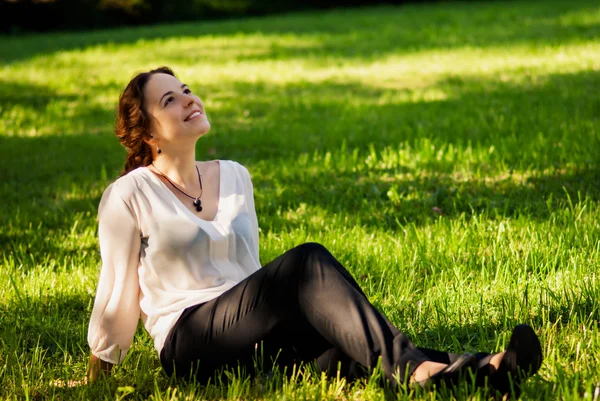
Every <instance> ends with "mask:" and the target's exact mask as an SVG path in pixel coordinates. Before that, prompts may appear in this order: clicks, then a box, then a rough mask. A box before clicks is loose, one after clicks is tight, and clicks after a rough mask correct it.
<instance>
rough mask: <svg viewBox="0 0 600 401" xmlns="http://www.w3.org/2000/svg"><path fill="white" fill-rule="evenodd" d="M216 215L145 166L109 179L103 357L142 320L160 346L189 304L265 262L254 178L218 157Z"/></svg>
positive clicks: (99, 342)
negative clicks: (207, 215) (186, 201)
mask: <svg viewBox="0 0 600 401" xmlns="http://www.w3.org/2000/svg"><path fill="white" fill-rule="evenodd" d="M219 166H220V185H219V204H218V211H217V215H216V217H215V219H214V220H213V221H207V220H203V219H201V218H199V217H198V216H196V215H195V214H194V213H192V212H191V211H190V210H189V209H188V208H187V207H185V205H183V204H182V203H181V201H180V200H179V199H178V198H177V197H176V196H175V194H173V192H171V190H170V189H169V188H168V187H167V186H166V185H165V184H164V183H163V182H162V181H161V180H160V179H159V178H158V177H157V176H156V175H154V173H152V171H150V170H149V169H148V168H147V167H140V168H137V169H135V170H133V171H131V172H130V173H129V174H127V175H125V176H123V177H121V178H119V179H118V180H116V181H115V182H114V183H112V184H111V185H109V186H108V188H106V190H105V191H104V194H103V195H102V200H101V201H100V206H99V208H98V219H99V227H98V236H99V240H100V254H101V257H102V269H101V272H100V279H99V283H98V289H97V293H96V299H95V302H94V308H93V310H92V315H91V318H90V324H89V328H88V343H89V345H90V348H91V351H92V353H93V354H94V355H95V356H97V357H98V358H100V359H102V360H104V361H107V362H111V363H113V364H116V363H119V362H120V361H122V360H123V358H124V357H125V354H126V353H127V351H128V349H129V347H130V346H131V342H132V340H133V335H134V334H135V330H136V327H137V322H138V320H139V318H140V316H141V318H142V321H143V323H144V326H145V328H146V330H147V331H148V333H149V334H150V336H151V337H152V338H153V340H154V346H155V347H156V350H157V351H158V352H159V354H160V351H161V349H162V347H163V343H164V341H165V338H166V337H167V334H168V333H169V330H170V329H171V328H172V327H173V325H174V324H175V322H176V321H177V319H178V318H179V316H180V315H181V313H182V312H183V310H184V309H185V308H187V307H189V306H192V305H196V304H198V303H202V302H207V301H210V300H211V299H213V298H216V297H218V296H219V295H221V294H222V293H224V292H225V291H227V290H228V289H230V288H231V287H233V286H234V285H236V284H237V283H239V282H240V281H242V280H243V279H244V278H246V277H248V276H249V275H250V274H252V273H253V272H255V271H256V270H258V269H259V268H260V261H259V258H258V222H257V218H256V211H255V209H254V197H253V189H252V182H251V181H250V175H249V174H248V170H246V168H245V167H244V166H242V165H241V164H239V163H237V162H234V161H230V160H220V161H219Z"/></svg>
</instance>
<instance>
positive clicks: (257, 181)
mask: <svg viewBox="0 0 600 401" xmlns="http://www.w3.org/2000/svg"><path fill="white" fill-rule="evenodd" d="M599 55H600V6H599V5H598V4H597V3H593V2H584V1H564V2H551V1H544V2H535V1H532V2H519V3H516V2H490V3H485V2H476V3H475V2H473V3H442V4H432V5H418V6H402V7H376V8H364V9H356V10H339V11H328V12H315V13H306V14H293V15H282V16H272V17H268V18H258V19H248V20H229V21H224V22H207V23H201V22H199V23H194V24H178V25H162V26H156V27H147V28H132V29H120V30H106V31H98V32H89V33H81V32H78V33H72V34H71V33H55V34H47V35H32V36H26V37H21V38H15V37H0V60H2V66H1V67H0V149H1V150H2V155H3V156H2V157H1V158H0V176H1V180H0V199H1V200H2V201H1V202H0V272H1V274H0V398H4V399H51V398H54V399H71V398H81V399H153V400H174V399H179V400H188V399H197V398H208V399H221V398H227V399H249V398H256V399H281V398H284V397H285V398H286V399H314V400H320V399H382V398H384V397H388V398H389V397H391V398H392V399H393V398H396V394H390V393H386V391H385V389H383V388H381V387H380V386H379V385H378V384H377V380H376V378H373V379H371V380H368V381H366V382H356V383H345V382H343V381H339V380H336V379H335V378H330V379H324V378H322V377H321V376H320V375H319V374H316V373H315V372H314V371H312V370H311V369H310V368H302V369H300V370H299V373H298V374H297V375H296V376H294V377H292V378H286V377H282V376H281V375H275V376H274V377H273V378H272V379H269V380H266V381H263V382H256V381H254V380H252V379H249V378H248V377H246V376H244V375H243V374H241V375H238V374H234V372H230V374H229V376H231V380H232V382H231V384H230V385H219V384H216V385H210V386H207V387H202V386H199V385H196V384H194V383H175V382H174V381H171V380H170V379H168V378H166V377H165V376H164V375H162V373H161V369H160V363H159V360H158V357H157V355H156V353H155V351H154V349H153V346H152V343H151V340H150V338H149V337H148V335H147V334H146V333H145V332H144V331H143V330H142V329H141V328H140V330H139V331H138V335H136V338H135V340H134V344H133V347H132V351H131V352H130V354H129V356H128V357H127V360H126V361H125V362H124V363H123V364H122V365H120V366H119V368H118V369H117V370H116V372H115V374H114V376H112V377H111V378H109V379H106V380H101V381H100V382H99V383H97V384H94V385H92V386H84V387H77V388H72V389H64V388H57V387H55V386H52V385H51V383H52V382H53V381H54V380H56V379H81V378H82V377H83V376H84V374H85V370H86V364H87V355H88V347H87V342H86V331H87V324H88V319H89V315H90V311H91V306H92V302H93V296H94V293H95V286H96V280H97V277H98V273H99V262H100V260H99V252H98V243H97V238H96V208H97V205H98V202H99V198H100V196H101V194H102V191H103V190H104V188H105V187H106V186H107V185H108V183H109V182H111V181H112V180H114V179H115V178H116V176H117V174H118V172H119V170H120V168H121V166H122V163H123V161H124V152H123V150H122V149H121V148H120V146H119V144H118V142H117V140H116V138H115V137H114V135H113V134H112V124H113V121H114V110H115V106H116V101H117V99H118V95H119V92H120V90H122V88H124V86H125V85H126V83H127V81H128V80H129V78H130V77H131V76H132V75H133V74H134V73H135V72H137V71H140V70H147V69H149V68H152V67H156V66H159V65H169V66H171V67H172V68H174V69H175V71H176V72H177V73H178V75H179V77H180V78H181V79H182V80H183V81H184V82H186V83H188V84H189V85H190V86H191V87H192V88H193V89H194V90H195V92H197V93H200V96H201V97H202V98H203V99H204V100H205V104H206V107H207V110H208V113H209V118H210V120H211V123H212V126H213V128H212V131H211V133H210V134H209V135H208V136H206V137H204V138H202V139H201V140H200V141H199V144H198V148H197V157H198V159H201V160H203V159H212V158H222V159H232V160H237V161H239V162H240V163H242V164H244V165H246V166H247V167H248V169H249V170H250V172H251V174H252V176H253V181H254V185H255V197H256V206H257V212H258V216H259V223H260V226H261V246H260V250H261V260H262V262H263V263H266V262H268V261H270V260H271V259H273V258H274V257H276V256H277V255H279V254H281V253H282V252H284V251H285V250H286V249H289V248H291V247H292V246H294V245H296V244H299V243H301V242H305V241H318V242H321V243H323V244H324V245H325V246H327V247H328V248H329V249H330V250H331V251H332V253H333V254H334V255H335V256H336V257H337V258H338V259H339V260H340V261H341V262H342V263H343V264H344V265H345V266H347V267H348V269H349V270H350V271H351V272H352V273H353V274H354V275H355V276H356V277H357V278H358V279H359V281H360V283H361V284H362V285H363V286H364V288H365V291H366V292H367V294H368V295H369V297H370V298H371V300H372V301H373V303H374V304H375V305H376V306H377V307H379V308H380V309H381V310H383V311H384V313H385V314H386V315H388V316H389V318H390V319H391V320H392V321H393V322H395V323H396V324H397V325H398V326H399V327H400V328H401V329H402V330H403V331H405V332H406V333H407V334H409V335H410V336H411V338H413V340H414V342H415V343H417V344H418V345H421V346H427V347H435V348H439V349H442V350H447V351H452V352H461V351H477V350H484V351H499V350H501V349H502V348H503V347H504V346H505V345H506V344H507V341H508V336H509V334H510V331H511V329H512V327H513V326H514V325H515V324H517V323H519V322H527V323H529V324H531V325H532V326H533V327H535V329H536V331H537V332H538V334H539V335H540V337H541V340H542V342H543V348H544V353H545V357H546V359H545V362H544V365H543V367H542V369H541V371H540V373H539V375H537V376H536V377H534V378H533V379H531V380H530V381H528V382H527V385H526V386H525V387H524V394H523V398H525V399H567V400H580V399H581V400H584V399H585V400H597V399H598V396H597V395H596V396H594V395H593V394H594V392H595V391H596V393H597V392H598V391H599V390H598V387H599V386H600V376H599V374H598V372H600V334H599V323H600V283H599V266H600V170H599V167H600V166H599V165H598V160H599V159H598V158H599V155H600V98H599V96H598V93H600V57H599ZM467 393H468V392H467V391H463V392H461V393H459V395H458V398H463V399H464V398H467V397H469V396H468V395H467ZM397 397H398V398H400V399H403V398H411V399H422V400H425V399H427V400H430V399H449V398H450V396H449V395H448V394H445V393H444V392H443V391H442V392H441V393H427V392H419V393H416V394H413V393H409V392H406V393H405V392H400V393H399V394H398V395H397ZM470 397H471V399H473V400H482V399H487V397H488V394H486V393H485V392H484V391H482V390H479V391H477V392H475V393H474V394H472V395H471V396H470Z"/></svg>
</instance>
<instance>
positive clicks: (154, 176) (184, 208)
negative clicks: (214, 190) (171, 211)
mask: <svg viewBox="0 0 600 401" xmlns="http://www.w3.org/2000/svg"><path fill="white" fill-rule="evenodd" d="M215 161H217V162H219V196H218V199H217V213H216V214H215V217H214V218H213V219H212V220H206V219H203V218H201V217H199V216H197V215H195V214H194V213H192V211H191V210H190V209H188V208H187V207H186V206H185V205H184V204H183V202H181V200H180V199H179V198H178V197H177V195H175V194H174V193H173V191H171V190H170V189H169V187H167V184H165V183H164V182H163V181H162V180H161V179H160V178H158V176H157V175H156V174H154V173H153V172H152V170H150V169H149V168H148V166H145V167H143V168H144V169H145V171H147V172H148V174H149V175H150V177H151V179H152V180H154V181H155V182H157V183H158V185H159V186H161V187H162V188H163V189H164V190H165V191H166V192H168V193H169V195H170V196H171V197H172V199H173V200H174V201H175V202H176V203H177V204H178V205H179V207H181V208H182V209H183V210H184V211H185V213H187V215H188V216H190V217H191V218H193V219H196V220H200V221H203V222H205V223H216V222H217V220H218V219H219V215H220V214H221V204H222V201H223V182H224V181H223V165H224V164H225V163H223V161H222V160H215Z"/></svg>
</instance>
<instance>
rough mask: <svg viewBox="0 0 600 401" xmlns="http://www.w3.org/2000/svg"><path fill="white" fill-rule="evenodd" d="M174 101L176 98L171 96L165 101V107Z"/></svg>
mask: <svg viewBox="0 0 600 401" xmlns="http://www.w3.org/2000/svg"><path fill="white" fill-rule="evenodd" d="M173 100H175V98H174V97H173V96H169V97H168V98H167V100H166V101H165V106H166V105H168V104H169V103H171V102H172V101H173Z"/></svg>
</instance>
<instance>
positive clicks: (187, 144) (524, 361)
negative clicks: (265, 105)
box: [88, 67, 542, 393]
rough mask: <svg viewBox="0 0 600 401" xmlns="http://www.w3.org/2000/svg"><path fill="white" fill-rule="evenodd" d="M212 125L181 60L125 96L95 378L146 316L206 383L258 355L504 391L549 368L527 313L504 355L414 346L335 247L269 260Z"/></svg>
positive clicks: (175, 370) (247, 185)
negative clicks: (213, 148)
mask: <svg viewBox="0 0 600 401" xmlns="http://www.w3.org/2000/svg"><path fill="white" fill-rule="evenodd" d="M209 129H210V123H209V121H208V119H207V116H206V112H205V109H204V104H203V103H202V101H201V100H200V98H199V97H198V96H196V95H195V94H194V93H193V92H192V91H191V90H190V88H189V87H188V86H187V85H185V84H183V83H181V82H180V81H179V80H178V79H177V78H176V77H175V75H174V74H173V72H172V71H171V70H170V69H169V68H166V67H162V68H158V69H156V70H152V71H149V72H146V73H141V74H139V75H137V76H135V77H134V78H133V79H132V80H131V82H130V83H129V84H128V85H127V87H126V88H125V90H124V92H123V93H122V95H121V97H120V101H119V109H118V120H117V124H116V134H117V136H118V137H119V140H120V142H121V144H123V145H124V146H125V148H126V149H127V151H128V155H127V161H126V163H125V169H124V171H123V173H122V175H121V177H120V178H119V179H118V180H116V181H115V182H114V183H112V184H111V185H109V186H108V188H107V189H106V190H105V192H104V194H103V196H102V200H101V202H100V206H99V212H98V214H99V237H100V250H101V256H102V271H101V274H100V279H99V284H98V290H97V294H96V299H95V303H94V308H93V311H92V315H91V320H90V325H89V332H88V341H89V345H90V347H91V353H92V355H91V366H90V371H89V379H90V380H95V379H96V378H97V377H98V375H99V374H100V373H101V372H103V371H104V372H106V371H110V369H111V367H112V366H113V365H114V364H117V363H119V362H120V361H122V360H123V358H124V356H125V354H126V352H127V350H128V348H129V347H130V345H131V342H132V340H133V336H134V333H135V331H136V326H137V323H138V320H139V318H140V316H141V318H142V320H143V322H144V325H145V328H146V330H148V332H149V334H150V336H151V337H152V338H153V340H154V344H155V347H156V349H157V351H158V352H159V355H160V361H161V364H162V366H163V368H164V370H165V372H166V373H167V374H168V375H171V374H176V375H177V376H180V377H191V375H193V376H194V377H196V378H197V379H198V380H200V381H203V382H205V381H207V380H208V379H209V378H211V377H213V375H214V374H215V372H217V371H219V370H220V369H221V368H225V367H236V366H237V365H238V364H241V365H242V366H246V367H248V368H251V367H253V364H254V358H255V357H256V355H257V354H261V355H262V356H263V358H262V360H263V362H265V363H266V362H269V361H272V360H273V359H276V362H275V363H276V364H278V365H285V366H289V365H290V364H293V363H298V362H301V361H305V362H306V361H315V362H316V366H317V367H318V368H319V369H322V370H323V371H326V372H328V373H330V374H333V375H335V374H336V373H337V370H338V368H339V369H340V374H341V375H343V376H345V377H347V378H350V379H352V378H356V377H359V376H361V375H366V374H368V371H369V369H371V368H374V367H375V366H376V365H377V364H378V361H379V360H381V367H382V370H383V373H384V375H385V377H386V378H387V379H388V380H389V382H390V383H391V384H392V385H394V386H398V385H410V384H414V385H416V386H431V385H434V384H437V385H441V384H445V385H447V386H454V385H457V384H459V383H460V382H461V381H463V380H475V383H476V384H477V385H482V386H483V385H489V386H491V387H492V388H494V389H496V390H499V391H500V392H502V393H508V392H509V390H510V385H511V384H510V383H511V382H514V383H513V385H516V387H517V388H518V385H519V383H520V381H521V380H523V379H525V378H527V377H529V376H530V375H532V374H535V373H536V372H537V371H538V369H539V367H540V365H541V362H542V352H541V347H540V343H539V341H538V338H537V336H536V335H535V333H534V331H533V330H532V329H531V328H530V327H529V326H526V325H520V326H517V327H516V328H515V330H514V331H513V333H512V337H511V340H510V344H509V346H508V348H507V350H506V351H505V352H501V353H497V354H494V355H491V354H487V353H480V354H476V355H472V354H463V355H452V354H448V353H445V352H440V351H435V350H430V349H424V348H418V347H416V346H414V345H413V343H412V342H411V341H410V340H409V339H408V338H407V337H406V336H405V335H404V334H402V333H401V332H400V330H398V329H397V328H396V327H395V326H394V325H393V324H392V323H391V322H390V321H389V320H388V319H387V318H386V317H385V316H384V315H383V314H382V313H381V312H380V311H378V310H377V309H376V308H375V307H374V306H373V305H372V304H371V303H370V302H369V300H368V299H367V297H366V296H365V294H364V293H363V291H362V290H361V288H360V286H359V285H358V283H357V282H356V281H355V280H354V279H353V278H352V276H351V275H350V274H349V273H348V271H347V270H346V269H345V268H344V266H342V265H341V264H340V263H339V262H338V261H337V260H336V259H335V258H334V257H333V256H332V255H331V253H329V251H328V250H327V249H326V248H325V247H323V246H322V245H319V244H316V243H306V244H302V245H299V246H297V247H295V248H293V249H291V250H289V251H287V252H285V253H284V254H283V255H281V256H279V257H278V258H276V259H275V260H273V261H272V262H270V263H267V264H266V265H265V266H263V267H262V268H261V265H260V261H259V257H258V249H259V246H258V237H259V236H258V223H257V218H256V213H255V208H254V198H253V188H252V182H251V180H250V175H249V174H248V171H247V170H246V168H245V167H244V166H242V165H240V164H238V163H236V162H234V161H229V160H215V161H203V162H198V161H196V157H195V147H196V141H197V140H198V139H199V138H200V137H201V136H202V135H204V134H206V133H207V132H208V131H209ZM259 347H260V348H259ZM275 356H277V358H275Z"/></svg>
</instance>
